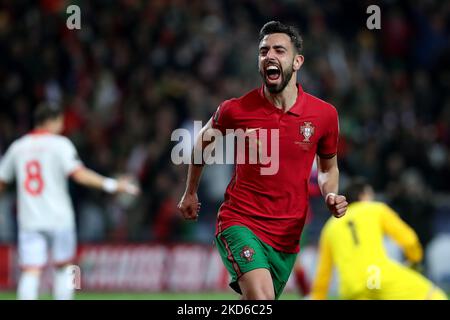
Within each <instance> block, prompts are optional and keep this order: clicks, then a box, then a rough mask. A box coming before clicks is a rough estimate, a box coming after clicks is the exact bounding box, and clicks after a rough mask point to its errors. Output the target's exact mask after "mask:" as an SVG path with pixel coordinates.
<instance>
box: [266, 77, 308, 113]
mask: <svg viewBox="0 0 450 320" xmlns="http://www.w3.org/2000/svg"><path fill="white" fill-rule="evenodd" d="M297 88H298V94H297V100H295V103H294V105H293V106H292V108H291V109H290V110H289V111H288V112H287V113H291V114H294V115H296V116H300V115H301V113H302V111H303V107H302V106H303V101H304V94H303V88H302V86H301V85H300V84H298V83H297ZM259 95H260V96H261V98H262V99H263V100H264V111H265V112H266V113H267V114H272V113H274V112H275V111H277V110H279V109H278V108H277V107H275V106H274V105H273V104H272V103H270V102H269V100H267V99H266V96H265V95H264V85H262V86H261V88H260V89H259Z"/></svg>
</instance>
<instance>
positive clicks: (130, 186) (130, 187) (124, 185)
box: [117, 177, 141, 196]
mask: <svg viewBox="0 0 450 320" xmlns="http://www.w3.org/2000/svg"><path fill="white" fill-rule="evenodd" d="M117 192H118V193H126V194H129V195H132V196H137V195H139V194H140V193H141V189H140V188H139V186H138V185H137V184H135V183H133V181H132V179H130V178H128V177H122V178H119V179H117Z"/></svg>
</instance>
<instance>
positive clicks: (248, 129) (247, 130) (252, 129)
mask: <svg viewBox="0 0 450 320" xmlns="http://www.w3.org/2000/svg"><path fill="white" fill-rule="evenodd" d="M259 129H261V128H247V129H245V133H250V132H253V131H256V130H259Z"/></svg>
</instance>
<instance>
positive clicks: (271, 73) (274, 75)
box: [266, 65, 281, 80]
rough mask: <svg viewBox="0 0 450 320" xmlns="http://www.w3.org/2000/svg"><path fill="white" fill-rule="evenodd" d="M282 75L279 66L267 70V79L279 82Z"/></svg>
mask: <svg viewBox="0 0 450 320" xmlns="http://www.w3.org/2000/svg"><path fill="white" fill-rule="evenodd" d="M280 75H281V70H280V68H278V67H277V66H274V65H270V66H268V67H267V68H266V77H267V78H268V79H269V80H278V78H279V77H280Z"/></svg>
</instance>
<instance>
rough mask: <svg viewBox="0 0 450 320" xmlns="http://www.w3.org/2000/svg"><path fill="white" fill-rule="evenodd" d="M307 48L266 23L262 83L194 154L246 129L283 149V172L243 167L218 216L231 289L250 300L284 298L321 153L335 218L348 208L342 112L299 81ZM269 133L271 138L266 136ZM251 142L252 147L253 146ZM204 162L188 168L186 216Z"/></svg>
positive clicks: (322, 180) (291, 33) (214, 124)
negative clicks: (342, 184) (342, 179)
mask: <svg viewBox="0 0 450 320" xmlns="http://www.w3.org/2000/svg"><path fill="white" fill-rule="evenodd" d="M301 52H302V38H301V37H300V35H299V33H298V31H297V30H296V29H295V28H293V27H291V26H286V25H284V24H282V23H280V22H276V21H271V22H268V23H266V24H265V25H264V26H263V27H262V29H261V31H260V34H259V52H258V65H259V73H260V75H261V77H262V80H263V85H262V86H261V87H260V88H257V89H254V90H252V91H250V92H249V93H247V94H246V95H244V96H242V97H240V98H237V99H231V100H226V101H224V102H223V103H222V104H220V106H219V107H218V108H217V110H216V112H215V113H214V115H213V117H212V118H211V119H210V120H209V121H208V123H207V124H206V125H205V126H204V127H203V128H202V130H201V131H200V134H199V135H198V137H197V138H196V142H195V145H194V150H193V154H195V153H196V152H197V151H198V150H200V151H201V152H202V151H203V150H205V147H206V146H207V145H208V144H209V143H210V142H209V140H210V139H209V136H212V135H215V133H214V132H215V131H217V130H218V131H220V132H221V133H222V134H227V133H228V132H229V130H234V131H237V130H240V131H241V132H245V134H247V135H249V136H250V135H251V134H254V135H256V138H257V139H259V138H261V140H259V141H258V143H259V145H258V148H260V149H262V150H271V152H278V157H272V160H273V159H276V160H273V161H278V163H277V164H276V165H275V166H273V167H274V168H277V170H276V172H271V173H270V174H264V173H263V170H260V169H264V168H267V166H268V164H266V163H261V162H258V163H256V164H255V163H248V162H244V163H240V162H238V163H237V164H236V166H235V172H234V177H233V178H232V180H231V182H230V183H229V185H228V187H227V190H226V194H225V201H224V202H223V204H222V205H221V207H220V209H219V213H218V218H217V227H216V240H215V243H216V246H217V248H218V250H219V252H220V255H221V256H222V260H223V263H224V264H225V266H226V268H227V269H228V271H229V272H230V274H231V277H232V280H231V283H230V286H231V287H232V288H233V289H234V290H235V291H237V292H238V293H240V294H242V298H243V299H257V300H260V299H278V298H279V297H280V295H281V293H282V291H283V289H284V287H285V285H286V282H287V280H288V278H289V275H290V273H291V271H292V267H293V265H294V262H295V259H296V256H297V253H298V252H299V239H300V235H301V232H302V228H303V225H304V222H305V216H306V212H307V206H308V179H309V176H310V171H311V167H312V164H313V161H314V158H315V155H316V154H317V155H318V169H319V176H318V180H319V186H320V189H321V192H322V195H323V196H324V201H325V203H326V205H327V206H328V208H329V210H330V211H331V213H332V214H333V215H334V216H336V217H341V216H343V215H344V214H345V211H346V209H347V202H346V199H345V197H344V196H342V195H338V180H339V170H338V165H337V159H336V153H337V143H338V131H339V129H338V128H339V126H338V114H337V111H336V109H335V108H334V107H333V106H332V105H331V104H329V103H327V102H325V101H322V100H320V99H318V98H316V97H314V96H312V95H311V94H308V93H306V92H304V91H303V89H302V87H301V86H300V84H298V83H297V82H296V81H297V72H298V71H299V70H300V68H301V66H302V64H303V62H304V57H303V55H302V54H301ZM227 131H228V132H227ZM263 132H264V134H265V135H267V139H263V138H262V137H261V135H262V133H263ZM248 140H251V139H248ZM269 145H270V147H269ZM274 145H275V146H276V147H277V148H275V149H274V148H273V147H274ZM246 146H248V149H251V143H247V144H246ZM248 151H249V153H251V151H252V150H248ZM239 152H240V151H237V153H239ZM203 164H204V161H203V162H202V163H191V164H190V165H189V171H188V177H187V185H186V190H185V193H184V195H183V197H182V199H181V201H180V203H179V205H178V207H179V209H180V211H181V213H182V215H183V216H184V218H186V219H193V220H196V219H197V217H198V212H199V210H200V203H199V201H198V198H197V188H198V185H199V180H200V175H201V172H202V168H203V167H202V166H203ZM270 165H273V164H270Z"/></svg>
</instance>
